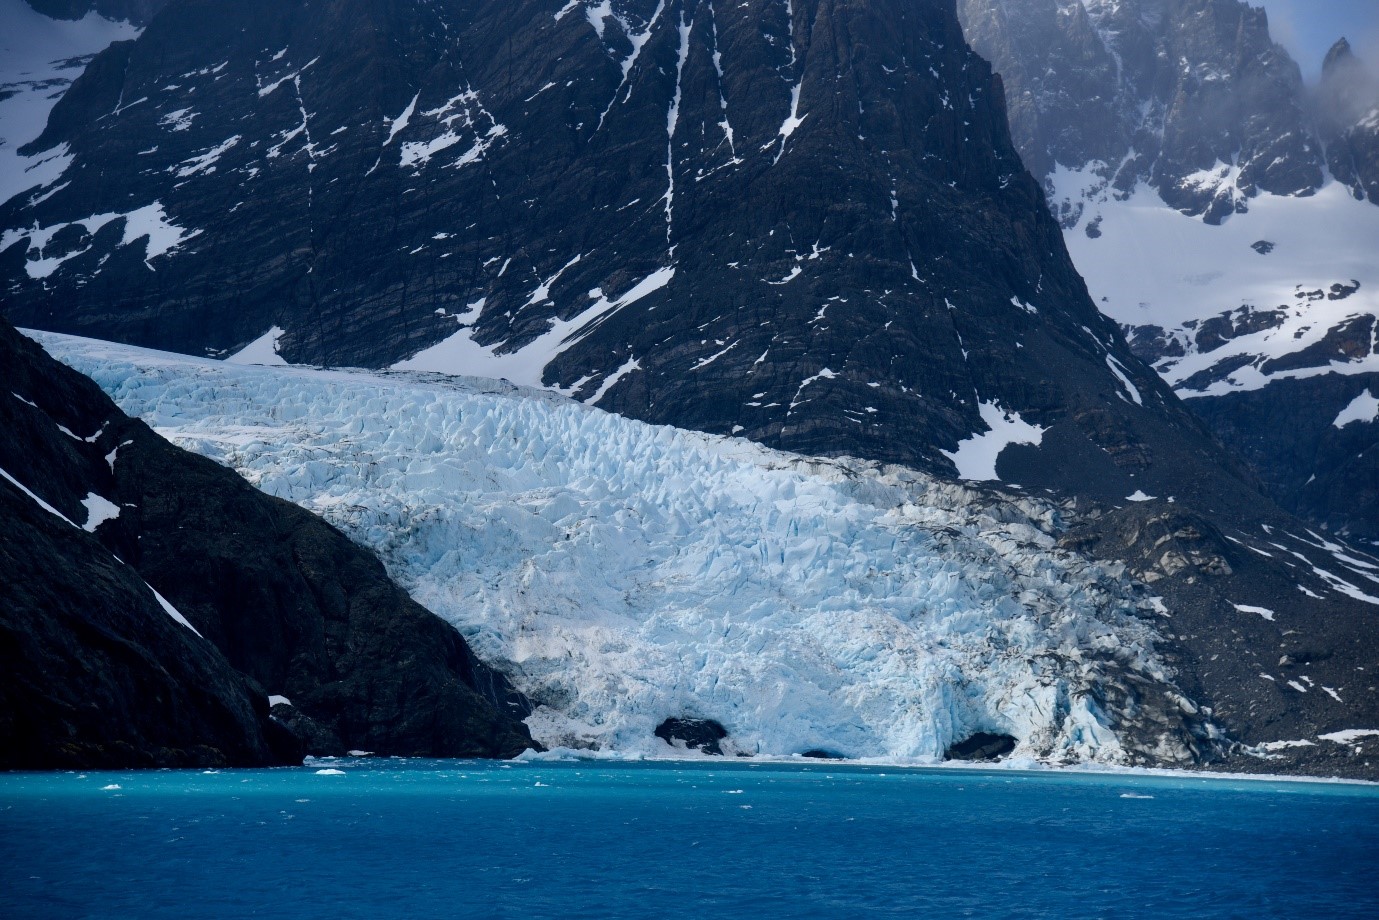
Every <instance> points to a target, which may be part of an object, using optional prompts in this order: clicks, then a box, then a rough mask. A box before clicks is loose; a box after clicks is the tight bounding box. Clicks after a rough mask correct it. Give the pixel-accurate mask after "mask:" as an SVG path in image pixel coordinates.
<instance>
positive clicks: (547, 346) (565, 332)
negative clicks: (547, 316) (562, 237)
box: [393, 256, 675, 396]
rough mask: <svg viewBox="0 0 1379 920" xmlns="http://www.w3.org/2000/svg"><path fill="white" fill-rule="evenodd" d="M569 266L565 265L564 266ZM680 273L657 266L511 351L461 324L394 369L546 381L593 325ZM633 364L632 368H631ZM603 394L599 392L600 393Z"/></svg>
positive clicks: (535, 298) (544, 293) (544, 286)
mask: <svg viewBox="0 0 1379 920" xmlns="http://www.w3.org/2000/svg"><path fill="white" fill-rule="evenodd" d="M577 261H579V257H578V256H576V257H575V258H574V259H572V260H571V261H570V262H569V263H567V264H566V266H565V268H569V267H570V266H571V265H573V264H575V262H577ZM564 270H565V269H564V268H562V269H561V272H563V271H564ZM559 276H560V272H557V273H556V276H555V277H553V278H550V279H547V280H546V281H544V282H542V283H541V284H540V285H539V286H538V287H537V289H536V291H534V292H533V293H532V296H531V298H530V299H529V300H528V306H531V305H535V304H537V303H540V302H542V301H543V300H545V299H548V295H549V294H550V286H551V285H552V284H554V283H555V281H556V278H558V277H559ZM674 277H675V268H674V266H670V267H667V268H661V269H657V270H656V271H654V272H652V273H651V274H650V275H648V276H647V277H645V278H643V279H642V280H641V281H639V282H637V283H636V284H635V285H633V286H632V288H631V290H629V291H628V292H627V293H626V294H623V295H622V296H621V297H619V298H618V299H616V300H611V301H610V300H609V299H608V298H607V296H606V295H604V294H603V293H602V292H596V293H597V294H598V296H597V298H596V299H594V302H593V303H592V304H590V305H589V307H588V308H587V309H585V310H584V311H583V312H582V313H580V314H579V315H577V316H575V317H574V318H573V319H567V320H560V319H554V320H551V325H550V328H549V329H548V330H547V331H546V332H545V333H543V334H542V335H540V336H538V337H537V338H536V339H535V340H533V341H531V342H528V343H527V344H526V345H523V346H522V347H520V348H517V349H514V350H512V351H506V352H503V351H500V349H501V348H502V347H503V346H502V344H501V343H499V344H496V345H480V344H479V343H478V342H475V341H474V338H473V328H472V325H469V326H462V327H461V329H460V331H459V332H457V333H455V334H454V335H452V336H450V337H449V338H447V339H446V340H445V341H443V342H439V343H437V344H435V345H432V346H431V347H430V348H427V349H425V350H423V351H421V352H419V353H418V354H416V355H413V356H412V357H411V358H408V359H407V360H406V361H400V362H398V363H397V364H395V365H393V369H394V370H401V371H433V372H436V373H441V374H455V375H461V376H468V377H490V378H493V379H505V380H510V381H512V382H513V383H517V384H521V385H522V386H530V387H545V386H546V385H545V384H544V383H543V382H542V378H543V375H544V373H545V370H546V366H547V365H548V364H550V363H551V362H552V361H554V360H555V359H556V356H558V355H559V354H560V353H561V352H563V351H564V350H565V349H566V348H569V347H570V345H571V344H573V343H574V342H576V341H578V340H579V339H581V338H583V337H584V336H585V335H587V334H589V333H590V332H592V331H593V329H594V327H595V324H596V323H598V322H600V321H601V320H604V319H606V318H607V317H608V316H610V315H612V314H613V313H616V312H617V311H618V310H621V309H622V308H623V307H626V306H628V305H630V304H634V303H636V302H637V301H639V300H641V299H642V298H644V297H646V296H648V295H650V294H653V293H655V292H656V291H659V290H660V289H661V288H663V287H665V286H666V285H668V284H670V282H671V279H673V278H674ZM483 303H484V301H482V300H481V301H478V302H477V303H476V304H472V305H471V307H474V306H479V307H480V308H482V307H481V305H482V304H483ZM465 318H466V319H470V320H471V321H477V319H478V312H477V311H474V312H473V315H472V316H469V315H466V317H465ZM627 370H628V371H630V370H632V369H631V368H628V369H627ZM548 389H553V390H558V389H559V387H554V386H553V387H549V388H548ZM601 395H602V394H600V396H601Z"/></svg>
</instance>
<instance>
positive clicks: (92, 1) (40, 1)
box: [26, 0, 168, 25]
mask: <svg viewBox="0 0 1379 920" xmlns="http://www.w3.org/2000/svg"><path fill="white" fill-rule="evenodd" d="M26 2H27V3H28V4H29V6H31V7H33V8H34V9H36V10H38V11H39V12H40V13H42V14H43V15H45V16H51V17H52V18H54V19H80V18H82V17H83V16H85V15H86V14H87V13H92V12H94V13H99V14H100V15H101V16H104V17H105V18H106V19H119V20H124V21H126V22H132V23H135V24H136V25H143V24H144V23H147V22H148V21H149V20H150V19H152V18H153V16H154V14H155V13H157V12H158V11H159V10H161V9H162V8H163V7H165V6H167V4H168V0H26Z"/></svg>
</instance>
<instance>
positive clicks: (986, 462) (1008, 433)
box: [942, 402, 1048, 482]
mask: <svg viewBox="0 0 1379 920" xmlns="http://www.w3.org/2000/svg"><path fill="white" fill-rule="evenodd" d="M978 410H979V411H980V412H981V415H982V421H983V422H985V423H986V426H987V429H988V430H987V431H985V432H978V433H976V434H973V435H972V436H971V437H970V438H967V439H966V440H964V441H961V442H959V443H958V449H957V450H955V451H947V450H945V451H942V453H943V455H944V456H945V457H947V458H948V459H949V460H952V461H953V465H954V466H956V467H957V468H958V478H959V479H966V480H968V481H969V482H988V481H992V480H999V479H1000V477H999V476H997V475H996V461H997V460H998V459H1000V456H1001V452H1002V451H1004V450H1005V449H1006V448H1007V447H1009V446H1010V445H1012V444H1029V445H1033V446H1034V447H1038V446H1039V445H1040V444H1041V443H1043V440H1044V432H1045V431H1046V430H1048V429H1045V428H1041V427H1039V426H1038V425H1032V424H1030V423H1029V422H1026V421H1025V420H1024V419H1022V418H1021V417H1020V413H1018V412H1006V411H1005V410H1004V409H1002V408H1001V407H1000V406H999V405H997V404H996V403H994V402H983V403H979V404H978Z"/></svg>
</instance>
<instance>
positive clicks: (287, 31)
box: [0, 0, 1190, 492]
mask: <svg viewBox="0 0 1379 920" xmlns="http://www.w3.org/2000/svg"><path fill="white" fill-rule="evenodd" d="M494 35H502V36H505V37H507V40H506V41H504V42H495V41H493V40H492V36H494ZM270 46H271V47H270ZM221 49H225V50H224V53H223V54H222V52H221ZM216 55H220V56H219V57H216V59H215V60H211V57H215V56H216ZM222 64H223V65H224V66H223V67H222V66H221V65H222ZM720 71H721V76H720ZM121 100H123V101H121ZM58 143H69V145H71V149H72V150H73V151H74V154H73V155H74V156H75V162H74V164H73V165H72V166H71V167H70V168H69V170H68V171H67V172H66V173H65V174H64V175H63V177H62V182H65V183H69V184H67V185H65V186H61V184H60V183H59V184H58V185H54V186H53V187H52V188H49V189H45V190H43V191H42V192H41V193H40V194H37V195H35V196H33V197H30V198H23V197H21V198H19V199H16V200H14V201H12V202H10V204H9V205H8V206H7V207H6V208H5V209H4V211H3V212H2V213H0V225H3V226H4V227H5V228H6V229H5V231H4V239H3V246H4V252H3V255H0V263H3V264H2V265H0V272H3V273H4V278H5V284H6V286H7V301H8V305H9V314H10V315H11V316H12V317H14V318H16V319H17V320H19V321H21V322H23V323H25V324H31V325H36V326H41V327H44V328H50V329H60V330H67V331H80V332H86V333H94V334H99V335H102V336H105V337H113V338H118V339H121V340H125V341H132V342H138V343H141V344H149V345H159V346H163V347H171V348H176V349H179V350H184V351H194V352H200V353H206V352H208V351H209V352H210V353H212V354H228V353H230V352H233V351H234V350H236V349H239V348H241V347H243V346H244V345H246V343H249V342H250V341H252V340H255V339H259V338H260V337H261V336H265V335H266V336H267V337H268V340H269V341H272V342H273V343H275V347H276V349H277V351H278V352H279V353H281V354H282V355H283V356H284V357H285V358H287V359H289V360H293V361H307V362H312V363H324V364H354V365H369V366H386V365H392V364H402V365H403V366H406V367H412V368H428V369H443V370H453V371H468V372H474V373H487V374H491V375H493V376H506V377H508V378H510V379H513V380H517V381H519V382H523V383H530V384H538V385H544V386H547V387H551V388H555V389H559V390H561V391H562V392H566V393H569V394H571V395H574V396H576V397H578V398H581V399H584V400H588V401H590V402H594V401H597V402H598V404H599V405H601V406H604V407H606V408H612V409H615V410H617V411H620V412H623V413H626V414H629V415H632V416H635V417H639V418H645V419H650V420H655V421H663V422H673V423H676V424H680V425H685V426H689V427H696V428H702V429H705V430H710V431H718V432H723V433H728V432H734V431H739V432H743V433H746V434H747V435H748V436H750V437H752V438H754V439H757V440H760V441H763V442H765V443H768V444H775V445H779V446H786V447H790V448H793V449H800V450H805V451H813V452H834V453H836V452H850V453H854V454H858V455H863V456H868V457H874V458H878V459H887V460H901V461H905V462H910V463H924V464H929V465H932V466H935V467H937V468H944V469H950V470H951V469H952V466H951V465H950V463H949V461H948V460H946V459H945V455H944V453H943V451H945V450H947V451H950V452H951V451H954V450H956V448H957V445H958V443H959V442H960V441H962V440H963V439H964V438H966V437H967V436H968V435H969V434H971V433H972V432H973V431H984V430H986V428H987V427H988V426H987V425H986V423H985V422H984V420H983V415H982V411H983V410H982V408H981V406H982V404H983V403H987V404H995V403H999V404H1001V405H1002V406H1003V407H1005V408H1006V409H1008V410H1017V411H1020V412H1022V413H1026V414H1027V415H1026V417H1029V415H1028V414H1031V413H1032V414H1033V415H1034V417H1035V418H1034V420H1035V421H1037V422H1038V424H1041V425H1047V424H1048V423H1049V421H1054V419H1053V416H1054V415H1055V414H1058V415H1064V414H1069V413H1076V412H1079V411H1083V410H1088V411H1090V410H1093V409H1095V410H1098V411H1108V407H1109V411H1110V412H1111V414H1113V415H1121V414H1124V413H1122V412H1121V410H1120V409H1119V406H1121V405H1128V404H1129V402H1128V400H1129V396H1128V394H1129V393H1130V389H1129V388H1127V386H1126V385H1125V384H1122V383H1121V382H1120V381H1119V380H1118V377H1117V375H1118V374H1120V375H1125V376H1126V377H1127V379H1128V380H1130V386H1131V387H1133V388H1135V389H1136V390H1137V391H1139V392H1142V393H1144V394H1146V397H1145V398H1147V399H1148V400H1149V402H1150V404H1151V405H1154V404H1155V403H1157V402H1159V401H1161V400H1163V399H1165V398H1166V397H1165V396H1164V394H1163V393H1162V391H1159V390H1158V388H1157V387H1156V384H1155V383H1154V381H1153V380H1152V378H1150V377H1149V376H1148V375H1145V374H1143V372H1142V371H1140V370H1138V369H1137V368H1136V365H1135V363H1134V361H1133V360H1131V358H1130V355H1129V353H1128V352H1127V351H1126V350H1125V348H1124V346H1123V345H1122V344H1120V343H1119V341H1118V339H1117V337H1116V336H1115V334H1114V332H1113V331H1112V330H1111V328H1110V326H1109V324H1107V323H1106V322H1105V321H1104V320H1103V319H1102V318H1101V317H1099V315H1098V314H1097V313H1096V311H1095V310H1094V309H1093V308H1092V306H1091V305H1090V304H1089V303H1088V302H1087V299H1086V297H1085V295H1084V294H1083V293H1082V290H1081V284H1080V282H1079V280H1078V278H1077V277H1076V275H1075V273H1074V272H1073V270H1072V267H1071V265H1070V263H1069V262H1068V260H1067V258H1066V257H1065V255H1064V253H1063V251H1062V249H1061V247H1060V246H1059V244H1058V231H1057V227H1056V226H1055V225H1054V224H1053V223H1052V222H1051V221H1050V220H1049V219H1048V217H1047V216H1046V214H1045V213H1044V211H1043V209H1042V208H1041V207H1040V203H1039V201H1040V199H1039V192H1038V189H1037V187H1036V186H1035V185H1034V184H1033V183H1032V182H1031V181H1030V179H1029V177H1028V176H1027V175H1026V174H1025V173H1024V172H1023V170H1021V168H1020V166H1019V161H1018V158H1017V156H1016V154H1015V152H1014V150H1013V148H1012V147H1011V146H1010V144H1009V141H1008V138H1007V137H1006V130H1005V124H1004V116H1003V111H1002V106H1001V99H1000V94H999V92H998V91H997V87H996V85H995V84H993V83H992V81H991V78H990V75H989V71H988V70H987V68H986V66H985V65H984V64H983V63H982V62H981V61H980V60H978V59H977V58H975V57H974V56H972V55H971V54H970V53H969V52H968V51H967V50H966V48H965V46H964V44H963V42H962V37H961V34H960V32H959V30H958V28H957V24H956V20H955V19H954V17H953V16H952V11H951V8H949V6H948V5H946V4H944V3H923V4H919V5H913V4H904V3H892V2H889V0H887V2H866V3H860V2H840V0H830V2H812V3H806V4H800V5H799V6H798V7H796V6H795V5H793V4H789V3H785V2H774V0H772V2H766V0H762V2H758V3H754V4H747V5H746V6H742V5H734V6H732V7H730V8H722V9H720V8H717V7H715V6H714V5H713V4H711V3H709V2H707V0H704V2H692V3H688V4H685V3H680V2H676V3H670V4H667V3H660V2H657V3H649V2H638V3H631V4H628V5H626V6H623V5H618V6H617V7H616V8H612V7H608V8H605V7H604V6H602V5H586V4H579V3H576V4H573V5H569V4H567V5H566V6H564V7H561V6H558V5H556V4H552V3H549V2H546V3H542V2H534V0H527V2H522V3H516V4H504V5H502V6H497V5H492V4H479V5H473V4H463V3H453V2H452V3H437V4H406V5H403V6H400V7H399V6H393V5H384V4H378V3H376V2H366V0H352V2H350V3H346V4H332V5H330V6H329V8H327V7H320V8H319V9H318V7H317V5H313V4H312V3H305V4H291V5H281V4H262V8H261V9H260V8H258V7H255V6H254V5H253V4H249V5H247V6H245V5H237V6H235V7H226V6H224V5H221V4H207V3H198V2H192V0H185V2H178V3H174V4H172V5H170V6H169V7H168V8H166V9H165V10H164V12H163V13H162V14H160V15H159V16H158V17H157V19H156V20H155V21H154V23H153V24H152V25H151V26H150V27H149V30H148V31H147V32H146V33H145V34H144V35H143V36H142V37H141V38H140V40H139V41H138V42H137V43H135V44H134V45H132V46H120V47H118V48H114V49H111V51H109V52H107V53H106V54H105V55H103V56H102V58H101V59H98V61H97V62H96V64H95V65H93V66H92V67H91V68H90V69H89V70H88V71H87V73H86V75H85V76H84V77H83V79H82V81H81V82H80V83H79V85H78V86H77V87H76V88H75V89H74V90H73V91H72V92H71V93H69V94H68V95H67V96H66V97H65V98H64V99H63V101H62V103H61V104H60V105H59V107H58V108H57V110H56V111H55V113H54V116H53V120H52V122H51V123H50V125H49V128H48V130H47V132H45V135H44V137H43V138H42V139H40V141H39V142H38V143H36V144H35V145H33V148H34V149H47V148H49V147H50V146H52V145H54V144H58ZM821 188H822V189H826V190H827V194H826V195H824V196H818V195H817V194H815V193H816V191H817V190H818V189H821ZM806 190H808V194H806V193H805V192H806ZM50 192H51V193H52V194H49V193H50ZM40 199H41V200H40ZM433 346H434V347H433ZM1108 357H1109V358H1112V359H1114V364H1112V363H1111V362H1110V361H1108ZM1136 378H1137V379H1136ZM1034 381H1038V384H1037V385H1032V382H1034ZM988 411H989V410H988ZM1151 412H1154V413H1155V414H1159V415H1163V413H1160V412H1158V411H1157V410H1151ZM1042 416H1049V418H1048V419H1045V418H1043V417H1042ZM1168 424H1169V425H1179V424H1190V423H1187V422H1185V421H1182V420H1180V419H1171V420H1170V421H1169V422H1168ZM1093 452H1095V451H1094V450H1093ZM1112 491H1115V492H1119V483H1117V485H1116V487H1115V488H1114V489H1113V490H1112Z"/></svg>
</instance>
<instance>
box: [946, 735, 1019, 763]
mask: <svg viewBox="0 0 1379 920" xmlns="http://www.w3.org/2000/svg"><path fill="white" fill-rule="evenodd" d="M1015 745H1016V740H1015V739H1014V738H1012V737H1011V736H1010V735H995V734H991V733H989V732H977V733H976V734H975V735H973V736H972V737H970V738H966V739H964V740H962V741H959V742H957V743H956V744H954V745H951V746H950V747H949V748H948V750H946V751H944V752H943V759H944V760H1000V759H1001V758H1002V757H1005V756H1006V755H1007V754H1009V753H1010V752H1011V751H1013V750H1015Z"/></svg>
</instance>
